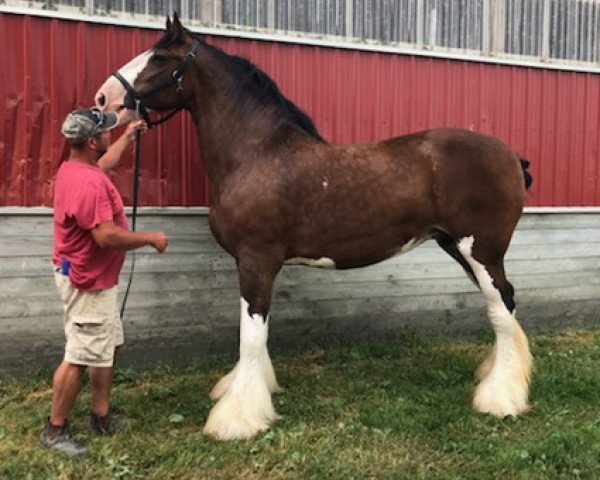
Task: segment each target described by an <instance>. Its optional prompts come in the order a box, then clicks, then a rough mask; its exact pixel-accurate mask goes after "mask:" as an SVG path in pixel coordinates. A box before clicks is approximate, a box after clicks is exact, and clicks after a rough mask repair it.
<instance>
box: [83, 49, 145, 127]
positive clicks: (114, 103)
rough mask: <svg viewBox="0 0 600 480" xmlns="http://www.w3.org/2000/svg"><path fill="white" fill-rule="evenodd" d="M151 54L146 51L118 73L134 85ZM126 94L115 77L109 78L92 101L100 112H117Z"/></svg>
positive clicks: (122, 104)
mask: <svg viewBox="0 0 600 480" xmlns="http://www.w3.org/2000/svg"><path fill="white" fill-rule="evenodd" d="M152 53H153V52H152V50H146V51H145V52H144V53H142V54H140V55H138V56H137V57H135V58H134V59H133V60H131V61H130V62H129V63H127V64H126V65H124V66H123V67H121V68H120V69H119V73H120V74H121V75H122V76H123V77H124V78H125V80H127V81H128V82H129V84H130V85H133V84H134V82H135V80H136V79H137V77H138V75H139V74H140V72H141V71H142V70H144V68H146V65H147V64H148V60H150V57H151V56H152ZM126 94H127V91H126V90H125V87H123V85H121V82H119V80H117V79H116V78H115V77H113V76H110V77H109V78H108V80H106V81H105V82H104V83H103V84H102V86H101V87H100V88H99V89H98V91H97V92H96V95H95V96H94V99H95V101H96V106H97V107H98V108H100V109H101V110H105V111H109V112H117V111H120V110H122V108H123V106H124V103H125V95H126ZM119 120H120V121H122V120H123V119H122V118H120V119H119Z"/></svg>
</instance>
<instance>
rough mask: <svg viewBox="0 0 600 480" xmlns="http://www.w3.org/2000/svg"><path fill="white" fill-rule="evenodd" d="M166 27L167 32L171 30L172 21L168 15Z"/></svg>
mask: <svg viewBox="0 0 600 480" xmlns="http://www.w3.org/2000/svg"><path fill="white" fill-rule="evenodd" d="M166 27H167V30H171V19H170V18H169V16H168V15H167V23H166Z"/></svg>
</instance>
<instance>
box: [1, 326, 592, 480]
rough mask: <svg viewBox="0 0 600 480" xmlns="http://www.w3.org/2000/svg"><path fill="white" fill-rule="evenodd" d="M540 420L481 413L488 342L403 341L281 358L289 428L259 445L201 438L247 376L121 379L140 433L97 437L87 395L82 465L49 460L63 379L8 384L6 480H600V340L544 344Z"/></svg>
mask: <svg viewBox="0 0 600 480" xmlns="http://www.w3.org/2000/svg"><path fill="white" fill-rule="evenodd" d="M530 341H531V347H532V352H533V354H534V357H535V361H536V363H535V370H534V381H533V385H532V392H531V399H532V402H533V409H532V411H531V413H529V414H527V415H525V416H523V417H521V418H518V419H505V420H497V419H495V418H491V417H488V416H483V415H479V414H476V413H474V412H472V411H471V410H470V408H469V396H470V394H471V391H472V389H473V373H474V371H475V369H476V367H477V365H478V363H479V362H480V361H481V360H482V359H483V358H484V356H485V353H486V352H487V351H488V350H489V349H490V347H491V345H490V336H489V335H486V336H485V338H484V341H483V342H482V341H471V340H469V341H465V340H455V339H450V340H440V339H436V340H428V339H427V338H426V337H424V336H420V335H409V336H406V337H401V338H399V339H396V340H395V341H386V342H383V343H369V344H362V345H357V346H337V347H331V348H328V349H313V350H311V351H308V352H306V353H304V354H302V355H298V356H293V357H277V356H276V357H275V358H274V364H275V370H276V372H277V375H278V379H279V381H280V383H281V384H282V385H283V386H285V387H287V391H286V392H285V393H283V394H281V395H277V396H275V397H274V402H275V406H276V409H277V410H278V412H279V413H280V414H281V415H283V417H284V418H283V419H282V420H280V421H279V422H277V423H276V424H275V425H274V427H273V428H272V429H271V430H269V431H267V432H265V433H263V434H261V435H259V436H257V437H256V438H255V439H253V440H249V441H240V442H234V443H221V442H217V441H214V440H212V439H210V438H206V437H204V436H203V435H202V433H201V428H202V425H203V423H204V420H205V419H206V416H207V414H208V411H209V409H210V406H211V402H210V400H209V399H208V397H207V392H208V391H209V390H210V387H211V386H212V385H213V384H214V382H215V381H216V380H217V379H218V378H219V377H220V375H222V374H223V373H225V372H226V371H227V370H228V369H229V368H230V367H231V366H233V360H232V359H226V358H222V357H221V358H213V359H211V360H210V361H209V362H205V363H202V364H197V365H194V366H190V367H189V368H187V369H185V370H183V369H178V370H175V369H173V370H169V369H161V370H156V371H154V372H151V373H144V374H141V373H136V372H132V371H120V372H119V374H118V378H117V384H116V386H115V391H114V403H115V406H116V408H117V410H118V411H119V412H120V413H121V414H122V415H125V416H127V417H130V418H134V419H135V422H134V424H133V425H132V426H131V428H129V429H128V430H127V431H125V432H123V433H120V434H118V435H116V436H114V437H111V438H95V439H88V438H87V437H86V435H85V433H84V431H85V426H86V421H87V410H88V407H87V405H88V401H89V395H88V390H87V388H84V390H83V391H82V394H81V395H80V398H79V401H78V403H77V406H76V410H75V412H74V414H73V415H72V418H71V421H72V423H73V428H74V431H75V434H76V438H78V439H79V440H81V441H83V442H86V443H87V444H88V446H89V448H90V451H91V453H90V454H89V455H88V457H87V458H86V459H84V460H71V459H68V458H65V457H61V456H58V455H56V454H53V453H50V452H48V451H45V450H42V449H40V448H38V447H37V446H36V439H37V435H38V433H39V431H40V428H41V427H42V422H43V417H44V415H46V414H47V412H48V409H49V403H50V397H51V390H50V384H49V374H46V375H40V376H37V377H35V378H28V379H25V380H22V381H18V382H17V381H11V382H3V383H0V478H2V479H4V478H7V479H13V478H14V479H17V478H32V479H45V478H61V479H63V478H64V479H67V478H69V479H70V478H77V479H79V478H83V479H98V478H155V479H166V478H173V479H180V478H185V479H204V478H206V479H217V478H241V479H263V478H289V479H302V478H311V479H312V478H316V479H321V478H322V479H329V478H333V479H351V478H357V479H361V478H373V479H387V478H407V479H415V478H424V479H431V478H455V479H459V478H465V479H466V478H473V479H477V480H484V479H491V478H502V479H512V478H519V479H521V478H522V479H553V478H589V479H600V331H585V332H577V333H569V334H561V335H538V336H532V337H531V339H530Z"/></svg>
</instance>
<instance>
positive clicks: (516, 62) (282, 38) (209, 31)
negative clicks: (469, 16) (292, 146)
mask: <svg viewBox="0 0 600 480" xmlns="http://www.w3.org/2000/svg"><path fill="white" fill-rule="evenodd" d="M0 12H5V13H14V14H20V15H31V16H38V17H48V18H58V19H63V20H75V21H81V22H88V23H99V24H106V25H116V26H121V27H129V28H147V29H151V30H162V29H163V28H164V27H163V26H162V25H161V24H158V23H155V22H148V21H142V20H135V19H132V18H118V17H102V16H99V15H94V16H90V15H86V14H83V13H77V12H64V11H60V12H57V11H34V10H30V9H27V8H25V7H11V6H6V5H5V6H0ZM187 28H188V29H189V30H191V31H192V32H196V33H202V34H205V35H213V36H221V37H233V38H241V39H248V40H261V41H269V42H278V43H290V44H296V45H307V46H318V47H324V48H338V49H344V50H361V51H368V52H373V53H387V54H399V55H412V56H416V57H426V58H438V59H446V60H458V61H467V62H476V63H488V64H494V65H506V66H515V67H523V68H537V69H546V70H563V71H569V72H579V73H595V74H600V65H598V66H596V67H592V66H589V65H588V66H578V65H570V64H563V63H551V62H542V61H533V60H520V59H517V58H505V57H498V56H491V55H490V56H485V55H474V54H467V53H458V52H442V51H436V50H416V49H413V48H407V47H402V46H398V45H382V44H375V43H366V41H365V43H359V42H350V41H340V40H334V39H332V38H331V37H328V38H323V37H321V38H315V36H316V35H315V36H310V34H305V35H306V36H302V34H301V33H299V32H294V35H288V34H285V33H259V32H252V31H244V30H236V29H233V28H232V29H227V28H214V27H198V26H190V27H187ZM313 35H314V34H313Z"/></svg>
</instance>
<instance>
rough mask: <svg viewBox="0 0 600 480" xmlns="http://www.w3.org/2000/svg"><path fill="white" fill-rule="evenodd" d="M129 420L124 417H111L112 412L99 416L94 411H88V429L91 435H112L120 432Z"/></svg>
mask: <svg viewBox="0 0 600 480" xmlns="http://www.w3.org/2000/svg"><path fill="white" fill-rule="evenodd" d="M129 423H131V421H130V420H129V419H124V418H113V417H112V412H108V414H107V415H105V416H104V417H101V416H99V415H96V414H95V413H94V412H90V425H89V427H88V431H89V432H90V434H91V435H112V434H113V433H118V432H121V431H122V430H124V429H125V427H127V425H129Z"/></svg>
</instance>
